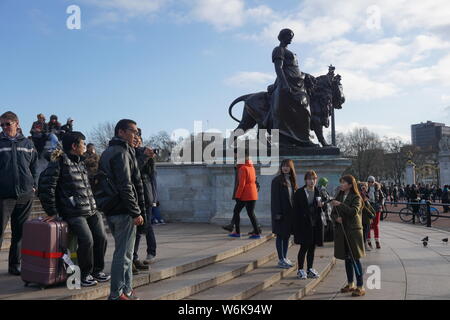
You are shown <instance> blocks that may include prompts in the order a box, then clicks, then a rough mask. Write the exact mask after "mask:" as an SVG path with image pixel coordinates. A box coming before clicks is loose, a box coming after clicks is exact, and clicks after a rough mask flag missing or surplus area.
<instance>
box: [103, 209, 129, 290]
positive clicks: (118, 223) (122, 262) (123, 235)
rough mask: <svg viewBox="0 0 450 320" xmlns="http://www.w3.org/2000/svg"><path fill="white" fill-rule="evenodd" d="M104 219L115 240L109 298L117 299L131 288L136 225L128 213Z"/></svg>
mask: <svg viewBox="0 0 450 320" xmlns="http://www.w3.org/2000/svg"><path fill="white" fill-rule="evenodd" d="M106 219H107V221H108V225H109V229H110V230H111V233H112V235H113V237H114V242H115V249H114V255H113V260H112V264H111V292H110V294H109V298H110V299H117V298H119V297H120V295H121V294H122V293H127V294H128V293H130V292H131V291H132V290H133V263H132V259H133V249H134V241H135V240H136V226H135V225H134V222H133V218H131V216H130V215H128V214H121V215H116V216H108V217H107V218H106Z"/></svg>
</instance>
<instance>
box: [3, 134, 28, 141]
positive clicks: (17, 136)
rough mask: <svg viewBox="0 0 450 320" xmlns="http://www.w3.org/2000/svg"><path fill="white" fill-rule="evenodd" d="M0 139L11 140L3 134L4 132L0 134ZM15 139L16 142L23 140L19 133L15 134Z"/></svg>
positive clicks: (23, 137)
mask: <svg viewBox="0 0 450 320" xmlns="http://www.w3.org/2000/svg"><path fill="white" fill-rule="evenodd" d="M0 139H5V140H11V138H10V137H9V136H7V135H6V133H4V132H1V133H0ZM15 139H16V140H23V139H25V136H24V135H23V134H21V133H17V135H16V137H15Z"/></svg>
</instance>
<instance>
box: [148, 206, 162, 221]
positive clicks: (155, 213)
mask: <svg viewBox="0 0 450 320" xmlns="http://www.w3.org/2000/svg"><path fill="white" fill-rule="evenodd" d="M149 218H151V220H147V221H151V222H152V223H153V222H155V221H158V222H159V221H161V220H162V219H163V218H162V217H161V210H160V209H159V207H151V215H150V216H149Z"/></svg>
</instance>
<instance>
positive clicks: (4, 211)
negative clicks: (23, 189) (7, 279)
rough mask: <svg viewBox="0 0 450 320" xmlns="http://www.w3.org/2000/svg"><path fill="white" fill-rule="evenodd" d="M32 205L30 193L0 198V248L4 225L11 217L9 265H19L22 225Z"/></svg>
mask: <svg viewBox="0 0 450 320" xmlns="http://www.w3.org/2000/svg"><path fill="white" fill-rule="evenodd" d="M5 183H6V182H5ZM32 205H33V198H32V195H31V194H29V195H23V196H21V197H19V198H18V199H0V228H1V229H0V248H1V246H2V243H3V238H4V233H5V229H6V225H7V224H8V221H9V219H10V218H11V247H10V248H9V258H8V263H9V266H16V267H18V266H20V261H21V258H22V256H21V253H20V251H21V245H22V234H23V225H24V224H25V222H26V221H27V220H28V217H29V216H30V212H31V207H32Z"/></svg>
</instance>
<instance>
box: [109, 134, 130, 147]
mask: <svg viewBox="0 0 450 320" xmlns="http://www.w3.org/2000/svg"><path fill="white" fill-rule="evenodd" d="M109 145H110V146H122V147H124V148H128V142H126V141H125V140H123V139H122V138H120V137H116V136H115V137H113V138H112V139H111V140H110V141H109Z"/></svg>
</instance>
